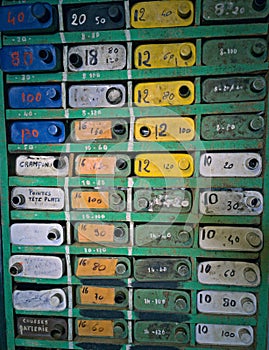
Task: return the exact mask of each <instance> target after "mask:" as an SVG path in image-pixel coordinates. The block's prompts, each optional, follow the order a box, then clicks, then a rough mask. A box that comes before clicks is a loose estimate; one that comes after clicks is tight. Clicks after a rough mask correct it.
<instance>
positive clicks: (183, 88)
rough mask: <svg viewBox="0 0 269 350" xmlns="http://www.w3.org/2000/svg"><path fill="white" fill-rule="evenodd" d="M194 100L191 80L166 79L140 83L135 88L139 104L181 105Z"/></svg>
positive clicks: (135, 96)
mask: <svg viewBox="0 0 269 350" xmlns="http://www.w3.org/2000/svg"><path fill="white" fill-rule="evenodd" d="M193 101H194V84H193V83H192V82H191V81H184V80H181V81H165V82H156V83H140V84H137V85H136V86H135V89H134V102H135V104H136V105H137V106H141V107H150V106H180V105H188V104H191V103H193Z"/></svg>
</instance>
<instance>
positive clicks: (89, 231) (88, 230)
mask: <svg viewBox="0 0 269 350" xmlns="http://www.w3.org/2000/svg"><path fill="white" fill-rule="evenodd" d="M114 228H115V227H114V225H109V224H102V225H100V224H82V223H81V224H79V226H78V242H80V243H87V242H113V241H114Z"/></svg>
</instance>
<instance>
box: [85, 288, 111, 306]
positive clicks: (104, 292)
mask: <svg viewBox="0 0 269 350" xmlns="http://www.w3.org/2000/svg"><path fill="white" fill-rule="evenodd" d="M79 296H80V303H81V304H86V305H88V304H98V305H114V304H115V288H101V287H91V286H83V287H79Z"/></svg>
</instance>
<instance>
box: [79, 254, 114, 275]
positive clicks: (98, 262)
mask: <svg viewBox="0 0 269 350" xmlns="http://www.w3.org/2000/svg"><path fill="white" fill-rule="evenodd" d="M117 263H118V259H115V258H101V259H99V258H79V259H78V262H77V271H76V275H77V276H78V277H82V276H114V275H115V273H116V265H117Z"/></svg>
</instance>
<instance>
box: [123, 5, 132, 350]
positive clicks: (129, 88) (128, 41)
mask: <svg viewBox="0 0 269 350" xmlns="http://www.w3.org/2000/svg"><path fill="white" fill-rule="evenodd" d="M124 9H125V21H126V28H127V29H125V37H126V44H127V46H126V50H127V65H126V69H127V76H128V81H127V93H128V101H127V105H128V110H129V121H128V124H129V138H128V152H129V151H132V150H133V144H134V135H133V133H134V111H133V101H132V89H133V82H132V48H133V46H132V42H131V38H130V31H129V28H130V8H129V1H125V2H124ZM129 155H130V159H131V164H132V162H133V159H132V158H133V157H132V153H129ZM131 176H132V174H131ZM127 183H128V188H127V213H126V219H127V221H128V224H129V225H128V226H129V247H128V257H130V259H131V270H133V259H132V256H133V244H134V223H133V221H131V213H132V205H133V202H132V197H133V180H132V178H131V177H128V181H127ZM128 298H129V307H128V310H127V319H128V321H127V322H128V345H126V348H128V346H129V345H130V346H131V344H132V343H133V321H132V320H133V287H132V278H128Z"/></svg>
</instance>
